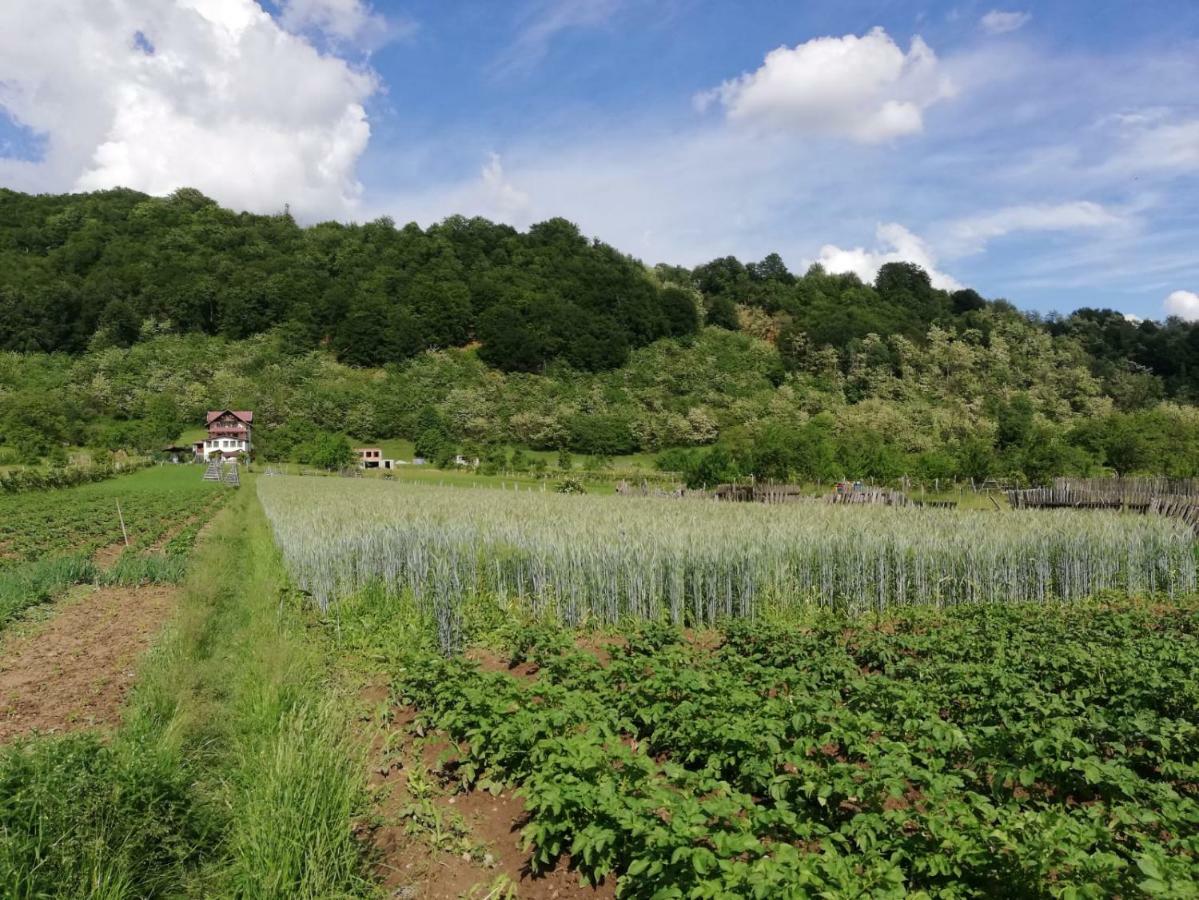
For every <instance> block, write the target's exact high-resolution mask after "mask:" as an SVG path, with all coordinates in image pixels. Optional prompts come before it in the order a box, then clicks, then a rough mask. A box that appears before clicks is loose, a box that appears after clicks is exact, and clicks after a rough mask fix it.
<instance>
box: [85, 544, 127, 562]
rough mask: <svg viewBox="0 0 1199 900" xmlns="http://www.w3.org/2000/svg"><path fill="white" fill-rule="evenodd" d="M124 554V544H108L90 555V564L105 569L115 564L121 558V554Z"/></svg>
mask: <svg viewBox="0 0 1199 900" xmlns="http://www.w3.org/2000/svg"><path fill="white" fill-rule="evenodd" d="M124 552H125V542H124V541H123V540H122V541H117V542H116V543H115V544H108V545H106V546H104V547H101V548H100V549H99V550H97V551H96V552H95V553H93V554H92V562H94V563H95V564H96V565H97V566H99V567H100V568H101V569H107V568H110V567H111V566H113V565H115V564H116V561H117V560H118V559H120V558H121V554H122V553H124Z"/></svg>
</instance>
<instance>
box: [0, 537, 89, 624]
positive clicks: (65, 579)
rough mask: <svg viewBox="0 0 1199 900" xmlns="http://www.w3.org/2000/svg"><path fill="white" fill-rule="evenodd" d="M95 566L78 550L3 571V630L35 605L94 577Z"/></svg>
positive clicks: (0, 580)
mask: <svg viewBox="0 0 1199 900" xmlns="http://www.w3.org/2000/svg"><path fill="white" fill-rule="evenodd" d="M96 574H97V569H96V566H95V565H94V564H93V563H92V561H91V559H90V558H89V557H88V556H85V555H82V554H75V555H70V556H58V557H52V558H49V559H40V560H38V561H37V562H31V563H25V564H23V565H20V566H17V567H16V568H12V569H7V570H3V571H0V630H3V629H4V626H5V625H7V624H8V623H9V622H10V621H12V619H13V618H15V617H16V616H17V615H19V614H20V613H22V612H24V611H25V610H26V609H29V608H30V607H32V606H37V605H38V604H39V603H47V602H49V601H50V600H53V599H54V598H55V597H56V596H58V595H59V594H61V593H62V592H63V591H65V590H66V589H67V588H69V587H71V586H72V585H75V584H86V583H89V582H91V581H93V580H95V578H96Z"/></svg>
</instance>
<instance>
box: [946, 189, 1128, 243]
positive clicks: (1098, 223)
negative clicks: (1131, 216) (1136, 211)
mask: <svg viewBox="0 0 1199 900" xmlns="http://www.w3.org/2000/svg"><path fill="white" fill-rule="evenodd" d="M1123 223H1124V219H1123V217H1121V216H1119V215H1117V214H1115V213H1113V212H1111V211H1110V210H1108V209H1107V208H1105V207H1104V206H1101V205H1100V204H1098V203H1092V202H1090V201H1089V200H1079V201H1076V202H1073V203H1057V204H1028V205H1023V206H1007V207H1004V208H1003V209H998V210H995V211H994V212H989V213H983V214H980V215H974V216H967V217H965V218H962V219H958V220H956V221H954V222H953V223H951V224H950V226H949V228H948V236H947V238H946V240H945V241H944V242H941V241H938V246H941V247H942V248H943V249H945V250H946V251H947V252H949V253H952V254H954V255H964V254H967V253H981V252H982V251H983V250H984V249H986V245H987V242H988V241H990V240H992V239H993V238H997V237H1003V236H1004V235H1006V234H1011V233H1012V232H1017V231H1078V230H1085V229H1096V228H1109V227H1113V226H1116V225H1121V224H1123Z"/></svg>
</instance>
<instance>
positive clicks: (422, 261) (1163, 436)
mask: <svg viewBox="0 0 1199 900" xmlns="http://www.w3.org/2000/svg"><path fill="white" fill-rule="evenodd" d="M1197 395H1199V329H1196V327H1195V326H1193V325H1190V324H1187V323H1184V322H1181V321H1176V320H1171V321H1168V322H1166V323H1156V322H1151V321H1147V322H1141V323H1135V324H1134V323H1132V322H1129V321H1127V320H1126V319H1125V318H1124V317H1123V316H1122V315H1121V314H1119V313H1118V312H1115V311H1111V310H1093V309H1083V310H1079V311H1077V312H1075V313H1073V314H1071V315H1069V316H1064V317H1063V316H1056V315H1054V316H1048V317H1041V316H1037V315H1032V314H1027V313H1022V312H1021V311H1019V310H1018V309H1017V308H1016V307H1014V306H1013V305H1012V304H1010V303H1008V302H1006V301H1003V300H987V299H984V298H983V297H982V296H980V295H979V294H978V293H976V292H975V291H973V290H962V291H957V292H954V293H947V292H945V291H940V290H936V289H934V288H933V287H932V286H931V284H930V282H929V278H928V276H927V274H926V273H925V272H923V271H922V270H921V269H920V268H918V267H917V266H914V265H911V264H906V263H893V264H888V265H886V266H884V267H883V268H882V270H881V271H880V272H879V274H878V277H877V278H876V280H875V283H874V284H865V283H863V282H862V281H861V280H860V279H858V278H857V277H856V276H853V275H832V274H828V273H826V272H824V271H823V270H821V269H820V268H819V267H813V268H812V269H810V270H809V271H807V272H806V273H804V274H802V275H800V274H795V273H791V272H789V271H788V270H787V268H786V266H785V265H784V264H783V262H782V260H781V259H780V258H779V257H778V256H777V255H773V254H772V255H771V256H768V257H767V258H766V259H765V260H763V261H761V262H756V263H748V264H745V263H742V262H740V261H738V260H736V259H734V258H732V257H727V258H724V259H718V260H714V261H712V262H710V263H707V264H705V265H701V266H699V267H697V268H695V269H686V268H680V267H673V266H667V265H659V266H656V267H654V268H648V267H646V266H644V265H643V264H642V263H640V262H639V261H637V260H634V259H632V258H630V257H628V256H625V255H623V254H621V253H619V252H618V251H616V250H615V249H613V248H611V247H609V246H607V245H606V244H603V243H600V242H598V241H592V240H589V239H587V238H585V237H584V236H582V235H581V234H580V233H579V231H578V229H577V228H576V227H575V226H573V225H572V224H570V223H569V222H566V221H564V220H562V219H553V220H550V221H547V222H543V223H541V224H538V225H534V226H533V227H531V228H530V229H529V230H528V231H527V232H519V231H517V230H515V229H513V228H510V227H508V226H504V225H498V224H494V223H492V222H489V221H486V220H483V219H477V218H476V219H465V218H462V217H452V218H450V219H447V220H446V221H444V222H442V223H440V224H438V225H434V226H432V227H430V228H428V229H421V228H419V227H418V226H416V225H407V226H404V227H400V228H397V227H396V226H395V224H394V223H392V222H391V221H388V220H378V221H375V222H371V223H368V224H365V225H345V224H339V223H322V224H319V225H315V226H311V227H307V228H305V227H301V226H299V225H298V224H297V223H296V222H295V221H294V220H292V218H291V217H290V216H289V215H287V214H286V213H283V214H280V215H276V216H258V215H250V214H245V213H234V212H231V211H229V210H225V209H222V208H220V207H219V206H218V205H217V204H215V203H214V202H213V201H211V200H209V199H207V198H206V197H204V196H203V195H201V194H199V193H198V192H196V191H193V190H181V191H178V192H176V193H175V194H173V195H171V196H170V197H166V198H156V197H149V196H147V195H144V194H140V193H137V192H134V191H128V190H113V191H104V192H99V193H94V194H81V195H65V196H29V195H24V194H18V193H14V192H11V191H3V190H0V462H9V463H11V462H15V461H33V460H36V459H42V458H47V457H49V458H51V459H55V458H60V457H61V456H62V455H64V453H65V450H64V447H66V446H78V445H83V446H90V447H93V448H96V449H101V450H103V449H113V450H115V449H119V448H133V449H142V450H146V449H153V448H154V447H157V446H159V445H161V444H162V443H163V442H165V441H169V440H171V439H173V438H174V437H175V436H177V435H178V434H179V433H180V431H181V430H183V429H185V428H191V427H195V425H196V424H197V423H198V422H199V421H201V417H202V415H203V411H204V410H205V409H208V408H213V407H237V408H251V409H254V410H255V413H256V416H257V423H258V425H259V428H258V432H257V434H256V440H257V444H258V448H259V451H260V453H261V454H262V455H263V456H266V457H268V458H269V457H272V456H273V457H289V456H294V455H295V454H296V453H297V452H298V450H299V448H302V447H303V446H305V445H307V444H310V443H311V442H312V441H313V440H315V439H316V438H317V437H318V436H319V435H321V434H323V433H343V434H348V435H350V436H351V437H354V438H356V439H361V440H375V439H382V438H387V437H406V438H410V439H413V440H414V441H416V443H417V446H418V449H419V450H420V451H421V452H424V453H428V454H430V455H433V456H434V457H437V456H444V455H447V454H452V453H453V452H456V451H458V450H462V449H466V450H476V451H478V452H479V453H480V455H483V456H487V455H489V454H491V455H495V454H496V453H498V452H500V451H499V450H498V449H497V448H499V447H502V446H505V445H516V446H525V447H531V448H535V449H560V450H565V451H568V452H574V453H579V454H586V455H588V456H594V457H605V456H614V455H620V454H625V453H631V452H635V451H648V452H654V453H658V454H660V462H661V465H662V466H663V467H665V468H668V469H670V470H674V471H682V472H684V473H686V474H687V476H688V478H689V480H691V481H693V482H696V483H700V482H706V483H709V484H711V483H714V482H716V481H721V480H725V479H727V478H730V477H734V476H738V475H746V474H755V475H758V476H761V477H769V478H813V479H827V478H835V477H844V476H851V477H866V478H876V479H892V478H897V477H899V476H902V475H909V476H912V477H920V478H975V479H981V478H988V477H996V478H1005V479H1015V480H1020V481H1028V482H1035V481H1040V480H1044V479H1045V478H1048V477H1050V476H1052V475H1055V474H1068V473H1089V472H1095V471H1099V470H1102V469H1104V468H1106V469H1108V470H1111V471H1116V472H1122V473H1123V472H1154V473H1156V472H1163V473H1169V474H1175V475H1195V474H1199V410H1196V408H1195V407H1194V406H1193V405H1192V404H1193V402H1194V400H1195V399H1196V396H1197Z"/></svg>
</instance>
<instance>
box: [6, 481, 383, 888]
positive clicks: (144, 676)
mask: <svg viewBox="0 0 1199 900" xmlns="http://www.w3.org/2000/svg"><path fill="white" fill-rule="evenodd" d="M305 627H306V617H305V615H304V613H303V611H302V610H301V607H300V604H299V603H298V598H296V597H295V596H294V595H293V592H292V591H291V589H290V587H289V586H288V582H287V579H286V577H285V575H284V573H283V569H282V567H281V565H280V562H279V559H278V555H277V552H276V550H275V548H274V544H273V542H272V540H271V535H270V532H269V529H268V527H267V523H266V520H265V517H264V516H263V513H262V510H261V508H260V507H259V505H258V501H257V497H256V494H255V491H254V489H253V486H252V484H251V485H246V486H244V487H243V488H242V489H241V490H240V491H238V492H237V493H236V495H234V496H233V497H232V499H231V501H230V502H229V503H228V504H227V505H226V507H225V508H224V509H223V510H222V511H221V512H220V513H218V515H217V517H216V518H215V519H214V520H213V522H212V524H211V527H210V528H209V529H207V531H206V533H205V536H204V538H203V539H202V540H201V541H200V543H199V544H198V546H197V547H196V548H195V551H194V553H193V556H192V560H191V564H190V567H189V574H188V576H187V579H186V581H185V582H184V585H183V588H182V592H181V597H180V601H179V612H178V614H177V616H176V618H175V621H174V623H173V626H172V627H171V628H170V629H169V631H168V633H167V635H166V636H165V637H164V638H163V639H162V640H161V641H160V642H159V644H158V645H157V646H156V647H155V648H154V650H152V651H151V653H150V654H149V656H148V657H147V658H146V661H145V663H144V665H143V667H142V671H141V674H140V678H139V682H138V684H137V686H136V687H135V689H134V691H133V693H132V695H131V697H130V701H129V703H128V705H127V707H126V711H125V717H124V724H123V725H122V727H121V728H120V729H119V730H118V731H117V732H116V733H115V735H114V736H113V738H112V740H111V741H109V742H107V743H105V742H102V741H101V740H99V739H98V738H97V737H96V736H95V735H93V734H87V733H85V734H82V735H72V736H68V737H61V738H41V739H35V740H32V741H25V742H20V743H18V744H15V745H12V746H9V747H7V748H5V749H4V750H3V752H2V753H0V835H2V836H3V839H0V885H3V886H4V888H3V889H2V890H0V896H4V897H6V898H7V897H13V898H34V897H38V898H41V897H80V898H105V900H108V898H112V900H116V898H133V897H166V896H170V897H176V896H192V897H255V898H285V897H286V898H338V897H352V896H363V895H369V894H370V892H371V890H372V888H371V886H370V884H369V883H368V882H367V881H366V880H365V879H364V878H363V877H362V876H361V875H360V852H359V848H358V845H357V844H356V843H355V841H354V839H353V835H352V833H351V824H352V821H353V819H354V816H355V814H356V812H357V809H358V806H359V803H360V799H361V791H362V783H361V782H362V767H361V764H360V761H359V759H358V758H357V755H356V754H357V751H356V750H354V749H353V748H352V746H351V745H350V744H349V743H348V742H347V739H346V737H345V735H346V734H347V732H348V728H347V722H346V720H345V717H346V713H345V712H343V710H344V709H347V708H348V706H347V705H345V704H342V703H340V702H339V699H338V697H337V696H336V695H335V692H333V691H332V690H331V686H330V684H329V683H328V682H327V666H326V661H325V659H324V657H323V655H322V654H323V651H322V648H321V647H320V645H319V643H318V642H314V641H311V640H310V639H308V638H307V637H306V635H305Z"/></svg>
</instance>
